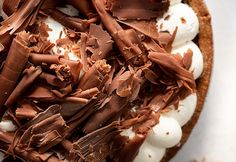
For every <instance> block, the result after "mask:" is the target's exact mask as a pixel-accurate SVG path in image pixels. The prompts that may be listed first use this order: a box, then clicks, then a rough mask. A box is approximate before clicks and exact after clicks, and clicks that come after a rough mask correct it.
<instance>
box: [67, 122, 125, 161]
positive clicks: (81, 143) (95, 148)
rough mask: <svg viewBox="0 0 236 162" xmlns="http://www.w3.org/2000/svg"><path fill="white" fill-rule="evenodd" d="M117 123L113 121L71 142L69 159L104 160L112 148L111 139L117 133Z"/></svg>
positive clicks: (118, 130)
mask: <svg viewBox="0 0 236 162" xmlns="http://www.w3.org/2000/svg"><path fill="white" fill-rule="evenodd" d="M120 132H121V130H120V129H119V123H118V122H113V123H111V124H110V125H108V126H106V127H103V128H101V129H98V130H95V131H94V132H92V133H90V134H88V135H86V136H84V137H82V138H80V139H79V140H78V141H76V142H75V143H74V144H73V150H72V151H71V155H70V157H71V159H70V160H71V161H78V160H79V161H80V160H83V161H91V162H92V161H93V162H95V161H96V162H100V161H103V160H105V158H106V157H107V156H108V155H109V153H110V152H111V151H112V149H113V143H112V139H113V138H114V137H115V136H117V135H119V134H120Z"/></svg>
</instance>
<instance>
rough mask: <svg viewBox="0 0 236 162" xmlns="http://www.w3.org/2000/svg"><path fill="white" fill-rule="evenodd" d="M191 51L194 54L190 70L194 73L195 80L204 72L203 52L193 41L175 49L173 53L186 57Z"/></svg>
mask: <svg viewBox="0 0 236 162" xmlns="http://www.w3.org/2000/svg"><path fill="white" fill-rule="evenodd" d="M189 49H190V50H191V51H192V52H193V58H192V64H191V67H190V69H189V70H190V71H191V72H192V73H193V76H194V79H198V78H199V77H200V76H201V74H202V72H203V68H204V61H203V55H202V52H201V51H200V49H199V47H198V46H197V45H196V44H195V43H194V42H193V41H189V42H186V43H184V44H182V45H179V46H177V47H174V48H173V49H172V51H171V53H172V54H180V55H181V56H184V54H185V53H186V52H187V51H188V50H189Z"/></svg>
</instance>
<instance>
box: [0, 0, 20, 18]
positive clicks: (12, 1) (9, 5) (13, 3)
mask: <svg viewBox="0 0 236 162" xmlns="http://www.w3.org/2000/svg"><path fill="white" fill-rule="evenodd" d="M21 2H22V0H4V2H3V5H2V10H3V11H4V13H5V14H7V15H8V16H10V15H11V14H12V13H14V12H15V11H17V9H18V7H19V6H20V3H21Z"/></svg>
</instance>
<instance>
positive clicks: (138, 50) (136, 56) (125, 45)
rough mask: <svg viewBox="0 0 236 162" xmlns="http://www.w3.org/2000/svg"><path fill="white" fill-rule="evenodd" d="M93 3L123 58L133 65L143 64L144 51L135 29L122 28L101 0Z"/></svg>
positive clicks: (95, 0)
mask: <svg viewBox="0 0 236 162" xmlns="http://www.w3.org/2000/svg"><path fill="white" fill-rule="evenodd" d="M93 4H94V6H95V8H96V10H97V12H98V14H99V15H100V17H101V20H102V22H103V24H104V25H105V27H106V29H107V30H108V31H109V33H110V34H111V36H112V37H113V39H114V40H115V42H116V45H117V46H118V47H119V50H120V52H121V53H122V54H123V56H124V58H125V60H126V61H127V62H128V63H130V64H131V65H133V66H140V65H143V64H144V61H145V59H144V55H145V53H146V51H145V49H144V48H143V46H142V44H141V40H140V39H139V37H138V35H137V33H136V31H135V30H133V29H129V30H124V29H123V28H122V27H121V26H120V25H119V24H118V23H117V21H116V20H115V19H114V18H113V17H112V16H111V15H109V14H108V12H107V11H106V9H105V6H104V2H103V1H99V0H93Z"/></svg>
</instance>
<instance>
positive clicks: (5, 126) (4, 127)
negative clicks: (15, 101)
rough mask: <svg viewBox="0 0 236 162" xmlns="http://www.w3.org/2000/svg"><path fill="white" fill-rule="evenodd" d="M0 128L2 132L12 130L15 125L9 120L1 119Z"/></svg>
mask: <svg viewBox="0 0 236 162" xmlns="http://www.w3.org/2000/svg"><path fill="white" fill-rule="evenodd" d="M0 129H1V130H3V131H4V132H14V131H15V130H16V129H17V127H16V126H15V125H14V124H13V122H12V121H11V120H3V121H1V122H0Z"/></svg>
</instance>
